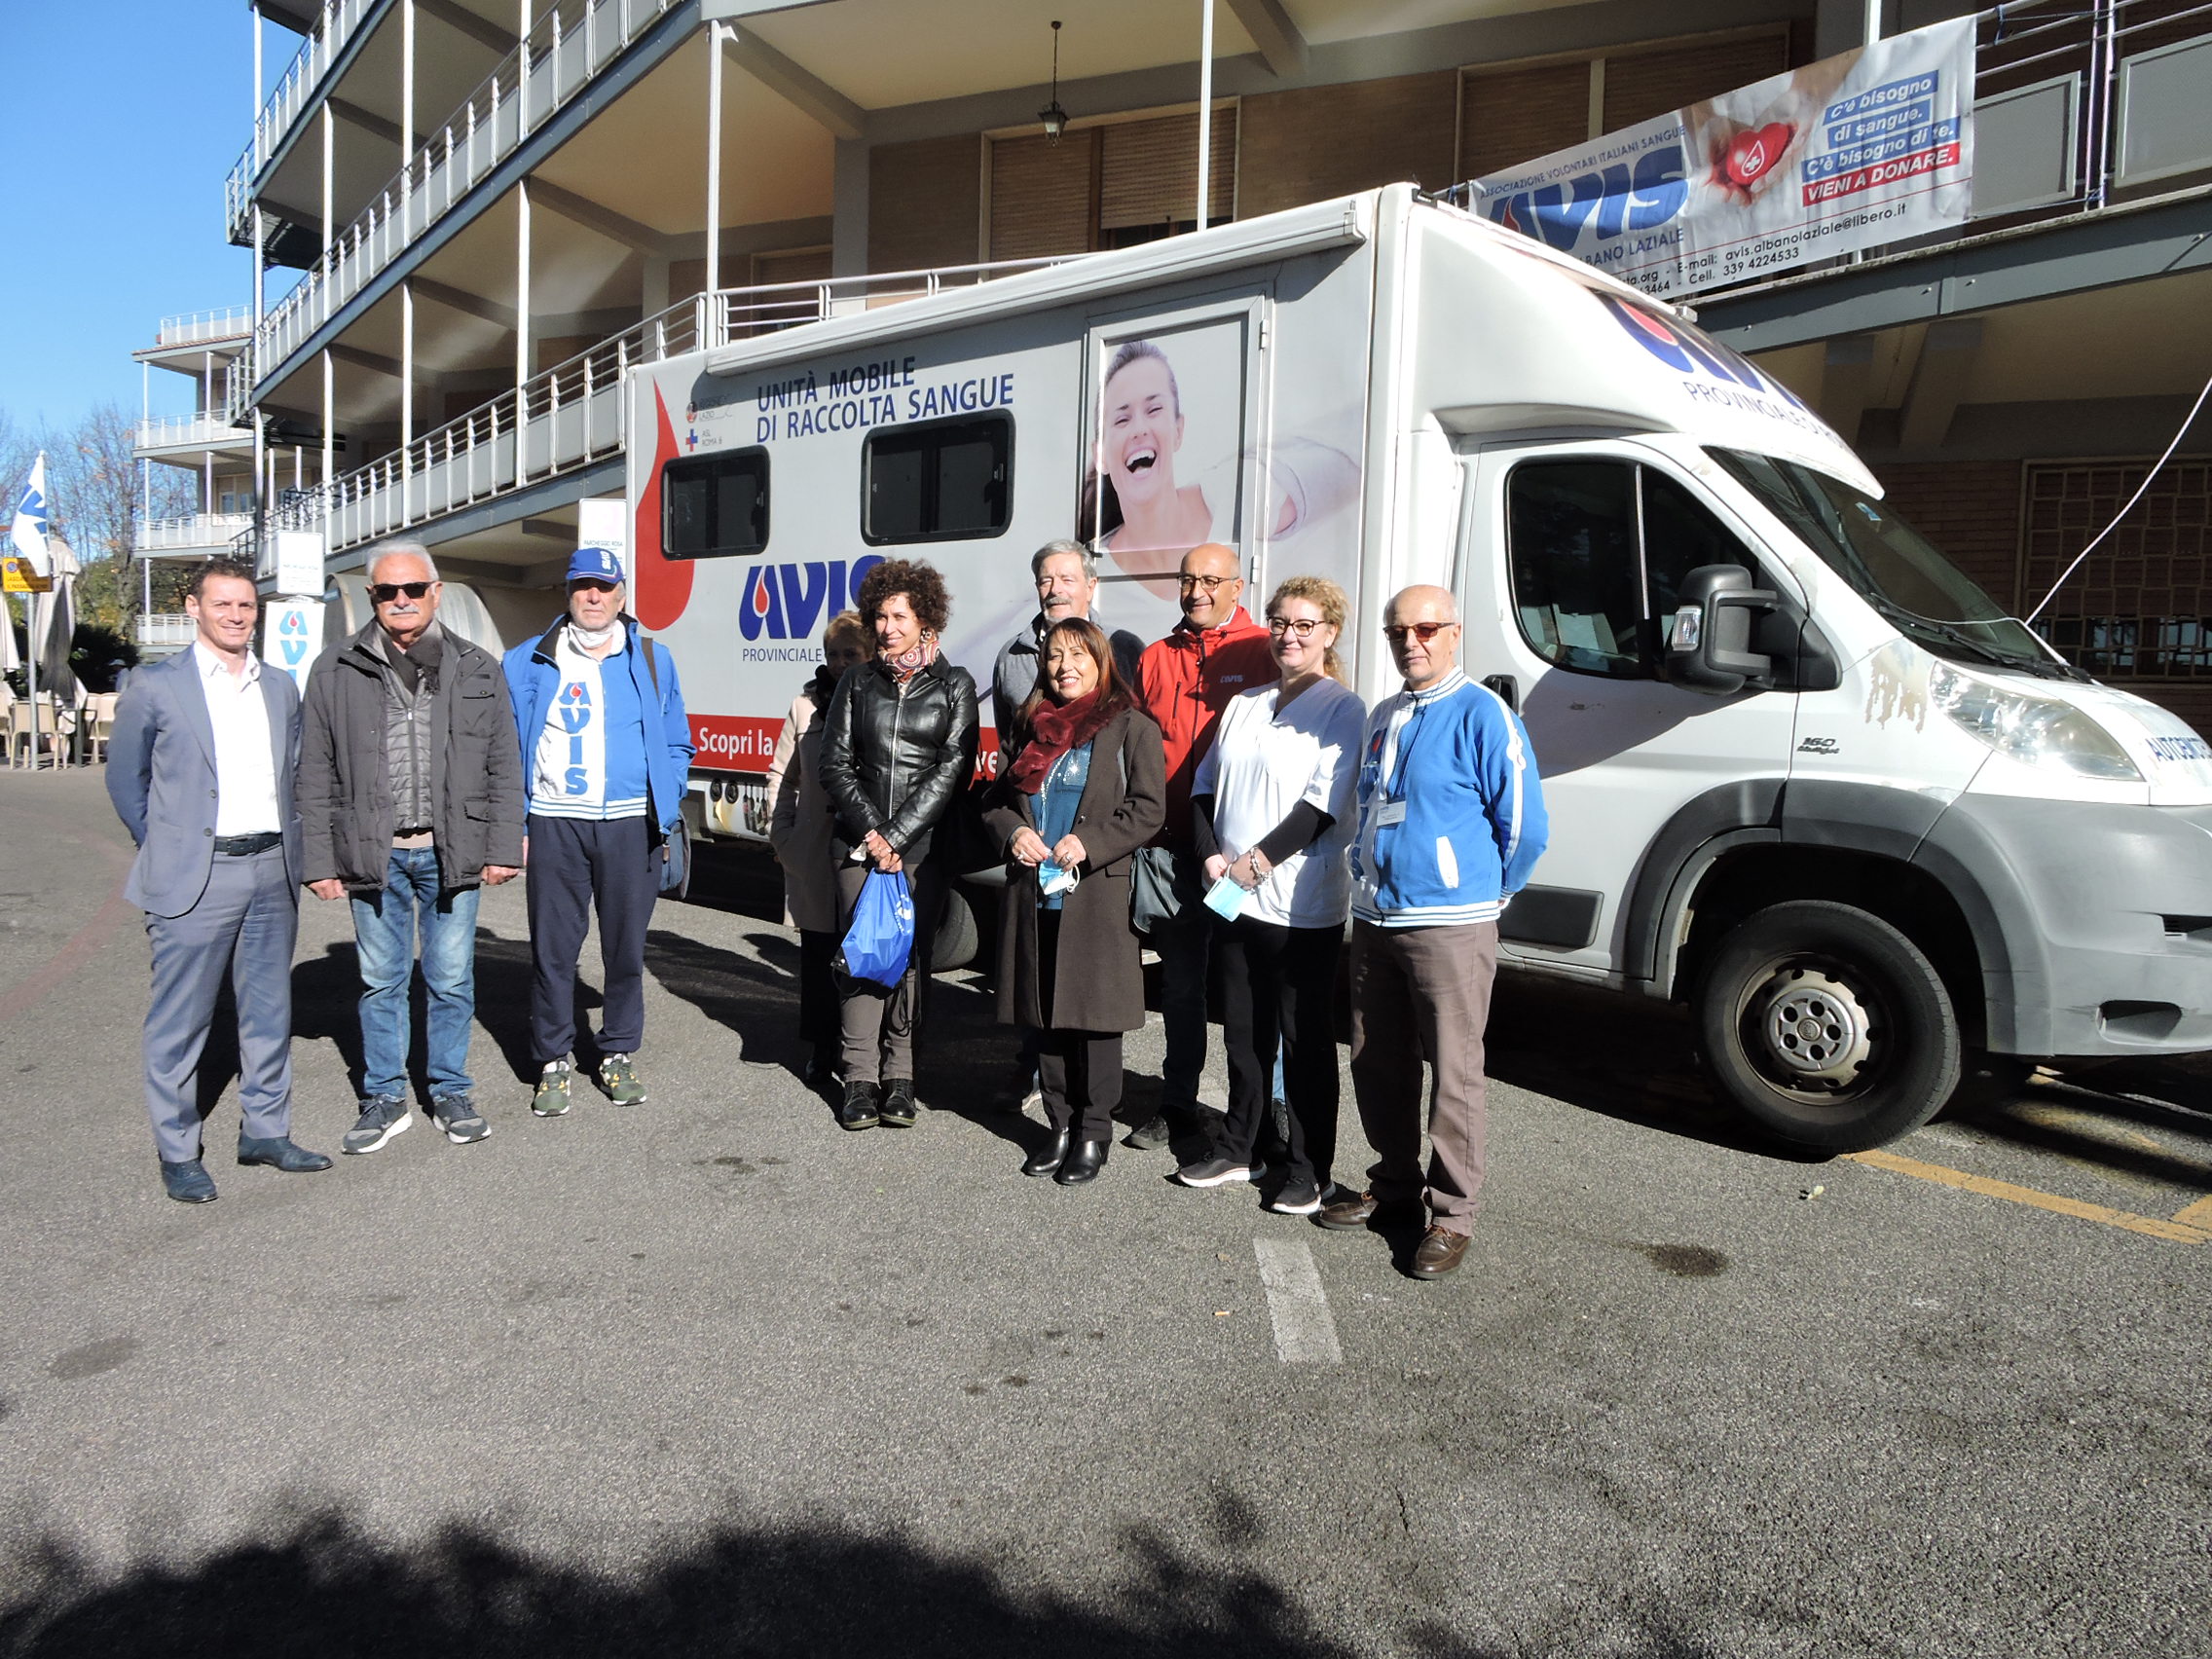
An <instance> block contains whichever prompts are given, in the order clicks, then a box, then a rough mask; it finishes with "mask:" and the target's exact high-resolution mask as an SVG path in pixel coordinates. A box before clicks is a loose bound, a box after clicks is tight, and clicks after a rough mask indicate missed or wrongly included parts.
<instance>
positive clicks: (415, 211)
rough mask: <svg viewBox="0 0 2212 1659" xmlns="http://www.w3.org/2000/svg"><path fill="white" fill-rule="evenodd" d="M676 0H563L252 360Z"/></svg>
mask: <svg viewBox="0 0 2212 1659" xmlns="http://www.w3.org/2000/svg"><path fill="white" fill-rule="evenodd" d="M676 4H677V0H557V3H556V4H555V5H553V6H552V7H551V8H550V9H548V10H547V11H546V13H545V15H544V16H543V17H541V18H538V19H537V21H536V22H535V23H534V24H533V25H532V26H531V31H530V38H529V39H528V40H526V41H524V42H523V43H522V44H521V45H520V46H518V47H517V48H516V49H515V50H514V51H513V52H512V53H510V54H508V55H507V56H506V57H505V59H504V60H502V61H501V62H500V64H499V65H498V68H496V69H494V70H493V71H492V73H491V75H490V76H488V77H487V78H486V79H485V81H484V83H483V84H482V85H481V86H479V87H478V88H477V89H476V91H475V92H473V93H471V94H470V95H469V98H468V101H467V102H465V103H463V104H462V105H461V108H459V109H457V110H455V111H454V112H453V114H452V115H450V116H448V117H447V118H446V121H445V124H444V125H443V126H442V127H441V128H440V129H438V130H437V132H436V133H434V134H433V135H432V136H431V138H430V140H429V142H427V143H426V144H424V146H423V148H422V149H421V150H419V151H417V152H416V154H415V157H414V159H413V160H412V161H410V162H409V163H408V164H407V166H405V167H404V168H402V169H401V170H400V173H399V175H398V176H397V177H396V178H394V179H393V180H392V181H391V182H390V183H389V184H387V185H386V186H385V187H384V189H383V190H382V191H380V192H378V194H377V196H376V198H375V200H373V201H372V202H370V203H369V204H368V206H366V207H365V208H363V209H362V210H361V212H360V214H359V216H358V217H356V218H355V219H354V220H353V222H352V223H351V224H350V225H349V226H347V227H346V229H345V230H344V231H342V232H340V233H339V235H338V236H337V238H336V239H335V240H333V241H332V242H331V244H330V246H329V247H327V248H325V249H324V250H323V253H322V257H321V258H319V259H317V260H316V261H315V262H314V264H313V266H311V267H310V268H309V269H308V270H307V272H306V273H305V274H304V275H302V276H301V277H300V280H299V284H298V286H296V287H295V288H293V290H292V291H291V292H290V293H289V294H287V295H285V296H284V298H283V300H282V301H281V302H279V303H278V304H277V305H276V307H275V309H273V310H272V311H271V312H270V313H268V315H267V316H265V317H264V318H263V319H262V324H261V335H260V347H261V350H259V351H258V352H257V353H256V355H255V361H256V362H257V363H258V364H260V365H261V368H262V370H263V371H264V372H266V371H268V370H272V369H275V368H276V367H278V366H280V365H281V364H282V363H283V361H284V360H285V358H287V357H289V356H290V355H291V354H292V353H293V352H294V351H296V350H299V348H300V346H301V345H302V344H303V343H304V342H305V341H306V340H307V338H308V336H309V335H310V334H312V333H313V332H314V330H315V329H317V328H319V327H320V326H321V325H322V324H323V323H324V322H326V321H328V320H329V318H330V316H331V314H332V313H335V312H336V311H337V310H338V309H339V308H340V307H341V306H343V305H345V303H346V302H347V301H348V300H350V299H351V298H352V297H353V296H354V295H355V294H357V293H359V292H360V291H361V289H362V288H363V287H364V286H366V285H367V283H368V282H369V280H370V279H371V278H372V277H374V276H376V275H377V274H378V273H379V272H381V271H383V270H384V269H385V268H386V267H387V266H388V265H390V264H391V262H392V261H393V260H395V259H396V258H398V257H399V255H400V254H401V253H402V252H404V251H405V250H406V249H407V248H408V247H409V246H410V245H411V244H412V243H413V242H414V241H415V240H416V239H417V238H418V237H420V236H422V235H423V234H424V232H425V231H427V230H428V229H429V228H430V227H431V226H432V225H433V224H435V223H436V222H437V221H438V220H439V219H440V218H442V217H444V215H445V214H446V212H447V211H448V210H449V209H451V208H452V206H453V205H454V203H457V202H459V201H460V200H461V197H463V196H464V195H466V194H467V193H468V192H469V190H471V189H472V188H474V187H475V185H476V184H477V182H478V181H479V180H481V179H482V178H484V177H485V175H487V174H488V173H490V172H491V171H492V169H493V168H494V167H496V166H498V165H499V163H501V162H502V161H504V160H506V158H507V157H508V156H510V155H512V154H514V152H515V151H516V149H518V148H519V147H520V146H521V144H522V142H523V140H524V139H526V138H528V137H529V136H530V134H531V133H533V132H535V131H536V130H537V129H538V128H540V127H542V126H543V125H544V124H545V121H546V118H547V117H548V116H550V115H552V114H553V113H554V112H555V111H557V110H559V109H561V108H562V107H563V106H565V105H566V104H567V103H568V102H569V100H570V99H571V98H573V97H574V96H575V95H576V94H577V93H578V92H581V91H583V89H584V88H586V87H587V86H589V85H590V84H591V82H592V80H593V78H594V77H595V76H597V75H598V74H599V72H600V71H601V70H602V69H604V68H606V67H607V65H608V63H609V62H611V61H612V60H613V58H614V57H615V56H616V55H618V54H620V53H621V52H622V51H623V49H624V48H626V47H627V46H629V44H630V43H631V42H632V41H634V40H635V39H637V38H638V36H639V35H641V34H643V33H644V32H645V30H646V29H647V28H649V27H650V26H651V25H652V24H653V23H654V22H656V21H658V20H659V18H660V16H661V14H662V13H664V12H666V11H667V10H668V9H669V8H670V7H672V6H674V5H676Z"/></svg>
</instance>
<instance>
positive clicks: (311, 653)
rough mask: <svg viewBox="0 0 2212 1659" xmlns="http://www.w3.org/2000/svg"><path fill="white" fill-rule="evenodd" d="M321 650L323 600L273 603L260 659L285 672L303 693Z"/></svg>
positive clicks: (265, 620)
mask: <svg viewBox="0 0 2212 1659" xmlns="http://www.w3.org/2000/svg"><path fill="white" fill-rule="evenodd" d="M321 649H322V601H321V600H319V599H277V600H272V601H271V602H270V604H269V608H268V611H267V614H266V617H265V619H264V621H263V623H262V636H261V660H262V661H263V662H265V663H267V664H268V665H269V666H270V667H271V668H276V669H281V670H283V672H284V673H286V674H288V675H290V676H291V678H292V683H293V684H294V685H297V686H298V687H299V688H300V690H301V692H302V693H305V692H306V690H307V688H308V670H309V669H311V668H313V667H314V659H315V653H316V652H317V651H319V650H321Z"/></svg>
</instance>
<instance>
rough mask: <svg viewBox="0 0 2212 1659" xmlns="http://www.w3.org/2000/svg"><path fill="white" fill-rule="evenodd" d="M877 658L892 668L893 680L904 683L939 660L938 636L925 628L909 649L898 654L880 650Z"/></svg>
mask: <svg viewBox="0 0 2212 1659" xmlns="http://www.w3.org/2000/svg"><path fill="white" fill-rule="evenodd" d="M875 660H876V661H877V662H880V663H881V664H883V666H884V667H885V668H886V669H888V670H890V672H891V678H892V679H893V680H895V681H897V682H899V683H900V684H901V685H903V684H905V683H906V682H907V681H909V680H911V679H913V678H914V676H915V675H917V674H919V673H921V672H922V670H923V669H925V668H927V667H929V665H930V664H931V663H933V662H935V661H937V636H936V635H935V634H933V633H931V632H930V631H929V630H928V629H927V628H924V629H923V630H922V634H921V638H920V639H918V640H916V641H915V642H914V643H913V645H912V646H911V647H909V648H908V649H906V650H903V651H901V652H900V653H899V654H898V655H897V656H893V655H892V654H891V653H890V652H889V651H887V650H879V651H877V652H876V653H875Z"/></svg>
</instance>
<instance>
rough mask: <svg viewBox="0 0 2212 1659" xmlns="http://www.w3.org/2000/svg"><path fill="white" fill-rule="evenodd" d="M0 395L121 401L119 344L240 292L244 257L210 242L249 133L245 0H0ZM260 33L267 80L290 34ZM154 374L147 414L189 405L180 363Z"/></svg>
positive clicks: (139, 339) (31, 414) (15, 412)
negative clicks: (89, 0) (1, 243)
mask: <svg viewBox="0 0 2212 1659" xmlns="http://www.w3.org/2000/svg"><path fill="white" fill-rule="evenodd" d="M0 17H4V18H5V19H6V30H5V36H4V40H0V45H4V49H5V53H6V57H7V62H8V69H9V75H8V95H7V137H6V139H5V141H4V143H5V149H4V151H0V154H4V156H5V160H6V177H7V191H8V202H9V213H8V221H9V235H8V239H7V240H8V248H7V252H6V254H5V255H4V256H0V331H5V332H4V337H0V347H4V350H0V408H4V409H6V410H7V412H8V413H9V414H10V415H11V416H13V417H14V418H15V420H16V422H17V424H18V426H21V425H33V424H40V423H41V422H51V423H53V424H56V425H66V424H73V423H74V422H75V421H76V420H77V418H78V417H79V416H81V415H82V414H84V412H85V411H86V410H87V409H89V408H90V407H91V406H92V405H93V404H94V403H97V402H99V401H100V400H101V399H102V398H114V399H115V400H116V401H118V402H120V403H122V404H123V405H124V406H125V407H126V409H128V410H129V411H131V412H133V413H134V412H135V411H136V410H137V407H138V398H139V368H138V365H137V364H136V363H133V362H132V361H131V360H130V353H131V351H132V350H134V349H136V348H139V347H143V346H150V345H152V344H153V340H154V330H155V327H156V326H157V325H158V324H159V323H160V321H161V319H162V318H163V317H164V316H166V315H168V314H169V313H175V312H194V311H203V310H207V309H210V308H213V307H220V306H230V305H243V304H245V303H247V302H248V301H249V300H250V299H251V298H252V281H253V270H252V260H251V259H250V257H249V256H248V255H247V253H246V251H245V250H244V249H242V248H235V247H232V246H231V245H230V244H229V243H228V242H227V241H225V240H224V237H223V179H224V177H225V175H226V174H228V173H229V171H230V168H231V165H232V164H233V163H234V162H236V161H237V160H238V157H239V153H240V151H241V150H243V149H244V148H245V141H246V138H247V136H248V134H249V133H250V132H251V130H252V120H253V113H252V104H253V98H252V95H251V83H252V80H253V35H252V27H253V25H252V15H251V14H250V13H249V12H248V11H247V10H246V5H245V0H106V3H103V4H100V5H87V4H82V3H75V0H73V3H70V4H64V5H51V4H33V3H31V0H0ZM264 29H265V33H266V39H265V43H264V51H265V55H266V58H267V69H268V72H269V74H270V75H271V77H272V79H274V77H275V76H276V74H279V73H281V71H282V69H283V67H284V65H285V64H286V63H287V62H289V61H290V58H291V55H292V54H293V53H294V52H295V51H297V50H298V45H299V37H298V36H297V35H294V34H292V33H291V32H290V31H289V30H286V29H280V28H277V27H276V26H274V25H264ZM26 135H27V136H26ZM271 275H272V276H273V277H275V278H276V279H278V280H279V281H282V280H285V279H287V278H288V275H289V274H288V273H284V272H273V273H271ZM165 382H166V383H167V384H166V385H165V384H164V383H165ZM153 387H154V395H155V403H154V407H155V410H156V412H157V413H159V412H163V411H178V410H183V409H185V408H188V407H189V406H190V404H191V401H192V388H191V386H190V383H189V382H187V381H186V380H185V379H184V378H183V377H182V376H180V375H173V374H166V373H157V374H155V376H154V377H153Z"/></svg>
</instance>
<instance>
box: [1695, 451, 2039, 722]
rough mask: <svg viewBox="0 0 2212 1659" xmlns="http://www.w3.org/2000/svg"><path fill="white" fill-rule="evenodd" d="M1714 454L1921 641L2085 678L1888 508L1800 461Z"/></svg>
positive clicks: (1957, 654)
mask: <svg viewBox="0 0 2212 1659" xmlns="http://www.w3.org/2000/svg"><path fill="white" fill-rule="evenodd" d="M1707 453H1708V454H1709V455H1711V456H1712V457H1713V459H1714V461H1718V462H1719V463H1720V464H1721V465H1722V466H1724V467H1726V468H1727V469H1728V472H1729V475H1730V476H1731V477H1733V478H1734V479H1735V480H1736V481H1737V482H1738V483H1739V484H1741V485H1743V486H1744V488H1745V489H1747V490H1749V491H1750V492H1751V494H1752V495H1753V496H1756V497H1757V498H1758V499H1759V503H1760V505H1762V506H1764V507H1765V508H1766V509H1767V510H1768V511H1769V512H1771V513H1773V514H1774V516H1775V517H1777V518H1779V519H1780V520H1782V522H1783V523H1784V524H1786V525H1788V527H1789V528H1790V529H1791V530H1792V531H1794V532H1796V534H1797V535H1798V536H1799V538H1800V539H1802V540H1803V541H1804V543H1805V545H1806V546H1808V547H1810V548H1811V549H1812V550H1813V551H1814V552H1815V553H1817V554H1818V555H1820V558H1821V560H1822V562H1823V563H1824V564H1825V565H1826V566H1827V567H1828V568H1829V569H1830V570H1832V571H1835V573H1836V574H1837V575H1839V576H1841V577H1842V578H1843V579H1844V580H1845V581H1847V582H1849V583H1850V584H1851V585H1852V587H1853V588H1854V589H1856V590H1857V591H1858V592H1859V594H1860V595H1861V597H1862V598H1863V599H1864V600H1865V601H1866V602H1867V604H1869V605H1871V606H1872V607H1873V608H1875V609H1876V610H1878V611H1880V612H1881V613H1882V615H1883V616H1884V617H1886V618H1887V619H1888V620H1890V621H1892V622H1894V623H1896V624H1897V626H1898V629H1899V632H1900V633H1903V634H1905V635H1906V636H1908V637H1909V638H1910V639H1911V640H1912V641H1913V643H1914V644H1916V645H1925V646H1927V647H1928V648H1929V649H1930V650H1932V651H1934V652H1935V653H1936V655H1938V656H1944V657H1949V658H1951V659H1952V660H1954V661H1969V662H1994V663H1999V664H2001V665H2003V666H2004V667H2007V668H2017V669H2024V670H2026V671H2027V672H2028V673H2030V674H2040V675H2043V676H2046V678H2049V679H2078V678H2080V676H2079V675H2077V674H2076V672H2075V671H2074V670H2073V669H2071V668H2069V667H2068V666H2067V665H2066V664H2065V663H2063V662H2060V661H2058V660H2056V659H2055V658H2053V657H2052V656H2051V654H2050V652H2049V651H2048V650H2046V648H2045V646H2044V644H2043V641H2042V640H2041V639H2039V638H2038V637H2037V636H2036V635H2035V633H2034V632H2033V631H2032V630H2031V629H2030V628H2029V627H2028V626H2027V624H2026V623H2024V622H2020V621H2017V620H2015V619H2014V618H2012V617H2009V616H2008V615H2006V614H2005V612H2004V611H2003V610H2002V609H2001V608H1999V607H1998V605H1997V602H1996V601H1995V600H1993V599H1991V598H1990V597H1989V595H1987V594H1986V593H1984V592H1982V591H1981V588H1980V586H1979V584H1977V583H1976V582H1975V581H1974V580H1973V578H1972V576H1969V575H1968V574H1967V573H1966V572H1965V571H1962V570H1960V569H1959V568H1958V567H1957V566H1956V565H1954V564H1952V563H1951V561H1950V560H1948V559H1946V558H1945V557H1944V556H1943V555H1942V554H1941V553H1940V552H1938V551H1937V550H1936V548H1935V546H1934V545H1932V544H1931V543H1930V542H1929V541H1928V539H1927V538H1926V537H1925V536H1923V535H1921V534H1920V533H1919V532H1918V531H1916V530H1914V529H1913V528H1912V526H1911V525H1909V524H1907V523H1905V521H1904V520H1903V519H1901V518H1899V516H1898V515H1897V514H1896V513H1894V512H1891V511H1890V510H1889V509H1888V508H1887V507H1885V506H1883V505H1882V503H1881V502H1879V501H1877V500H1875V499H1873V498H1871V497H1869V496H1866V495H1863V494H1862V493H1861V492H1860V491H1858V490H1855V489H1853V488H1852V487H1851V486H1850V485H1848V484H1844V483H1840V482H1838V481H1837V480H1835V479H1833V478H1829V477H1826V476H1824V475H1823V474H1821V473H1818V472H1815V471H1814V470H1813V469H1812V468H1811V467H1809V466H1802V465H1800V464H1798V463H1797V462H1796V461H1778V460H1776V459H1775V458H1774V457H1773V456H1767V455H1753V454H1751V453H1750V452H1748V451H1744V450H1728V449H1709V450H1708V451H1707Z"/></svg>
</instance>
